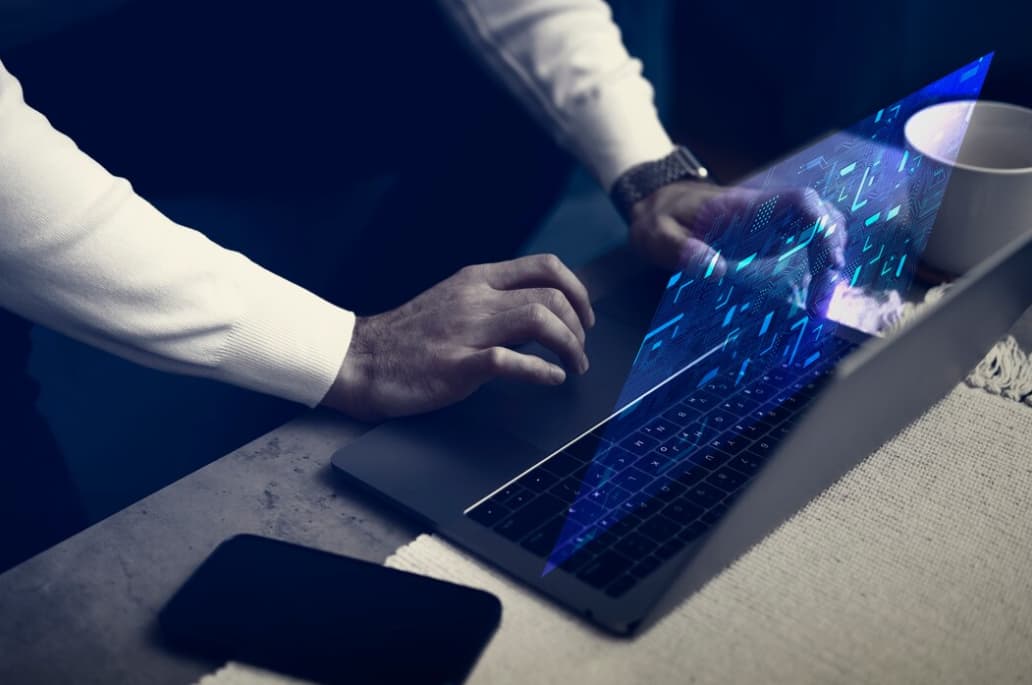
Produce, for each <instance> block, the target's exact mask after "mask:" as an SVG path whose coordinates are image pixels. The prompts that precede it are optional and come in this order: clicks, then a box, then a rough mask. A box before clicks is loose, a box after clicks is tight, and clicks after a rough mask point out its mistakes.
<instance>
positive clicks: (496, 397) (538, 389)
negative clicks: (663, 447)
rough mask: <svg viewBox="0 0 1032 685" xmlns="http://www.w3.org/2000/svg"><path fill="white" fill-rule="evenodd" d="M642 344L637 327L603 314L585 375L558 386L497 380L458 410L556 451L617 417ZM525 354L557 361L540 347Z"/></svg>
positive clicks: (591, 339)
mask: <svg viewBox="0 0 1032 685" xmlns="http://www.w3.org/2000/svg"><path fill="white" fill-rule="evenodd" d="M640 340H641V334H640V332H639V331H638V330H636V329H635V328H632V327H631V326H628V325H626V324H625V323H623V322H621V321H617V320H616V319H615V318H613V317H609V316H605V315H599V316H598V319H597V322H596V324H595V327H594V328H593V329H592V330H591V331H590V332H589V333H588V339H587V353H588V358H589V359H590V361H591V368H590V369H589V370H588V372H587V373H586V374H584V375H583V376H578V375H576V374H572V373H571V374H569V375H568V376H567V379H566V382H565V383H563V384H562V385H560V386H555V387H549V386H537V385H530V384H527V383H517V382H512V381H494V382H492V383H489V384H487V385H485V386H484V387H483V388H481V389H480V390H479V391H478V392H476V393H475V394H474V395H473V396H472V397H470V398H469V400H467V401H466V402H463V403H462V404H461V405H460V406H459V407H457V409H458V412H459V413H461V414H462V415H463V416H464V417H466V419H467V420H471V421H478V422H483V423H486V424H488V425H492V426H497V427H499V428H501V429H503V430H505V431H506V432H508V433H511V434H513V435H515V436H516V437H518V438H520V439H522V440H524V441H526V442H528V443H530V444H532V445H536V446H537V447H540V448H541V449H543V450H548V451H551V450H554V449H557V448H559V447H561V446H562V445H564V444H565V443H567V442H569V441H570V440H572V439H573V438H575V437H577V436H578V435H580V434H581V433H583V432H584V431H585V430H587V429H588V428H590V427H592V426H594V425H595V424H597V423H599V422H600V421H602V420H603V419H605V418H606V417H608V416H609V415H611V414H612V413H613V411H614V409H615V404H616V400H617V398H618V397H619V395H620V390H621V389H622V388H623V384H624V381H625V380H626V379H627V373H628V371H629V369H630V367H631V362H632V361H633V360H634V355H635V354H636V353H637V351H638V345H639V343H640ZM520 351H521V352H528V353H531V354H540V355H541V356H543V357H546V358H549V359H551V360H553V361H554V360H555V356H554V355H552V354H551V353H550V352H548V351H547V350H544V349H543V348H541V347H539V346H537V345H528V346H526V347H525V348H521V349H520ZM542 456H544V455H542Z"/></svg>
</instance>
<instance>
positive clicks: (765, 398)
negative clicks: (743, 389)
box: [749, 381, 780, 402]
mask: <svg viewBox="0 0 1032 685" xmlns="http://www.w3.org/2000/svg"><path fill="white" fill-rule="evenodd" d="M749 390H751V391H752V397H753V399H755V400H758V401H760V402H769V401H770V400H772V399H774V397H775V396H776V395H777V394H778V390H780V388H778V387H775V386H773V385H770V384H768V383H764V382H763V381H760V382H759V383H753V384H752V386H751V387H750V388H749Z"/></svg>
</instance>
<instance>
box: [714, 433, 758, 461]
mask: <svg viewBox="0 0 1032 685" xmlns="http://www.w3.org/2000/svg"><path fill="white" fill-rule="evenodd" d="M748 445H749V441H748V440H746V439H745V438H744V437H742V436H740V435H736V434H735V433H733V432H731V431H728V432H727V433H724V434H723V435H719V436H717V437H715V438H713V439H712V440H710V441H709V446H710V447H712V448H713V449H717V450H720V451H721V452H724V453H725V454H728V455H734V454H738V453H739V452H741V451H742V450H744V449H745V448H746V447H747V446H748Z"/></svg>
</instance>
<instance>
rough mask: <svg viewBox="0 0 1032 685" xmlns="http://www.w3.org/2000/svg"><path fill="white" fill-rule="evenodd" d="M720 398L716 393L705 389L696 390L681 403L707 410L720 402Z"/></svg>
mask: <svg viewBox="0 0 1032 685" xmlns="http://www.w3.org/2000/svg"><path fill="white" fill-rule="evenodd" d="M718 400H720V398H718V397H717V396H716V395H711V394H710V393H708V392H706V391H705V390H696V391H695V392H694V393H692V395H691V396H690V397H686V398H684V399H683V400H681V404H682V405H684V406H685V407H687V408H689V409H694V410H696V411H699V412H705V411H708V410H709V409H712V408H713V407H714V406H716V405H717V404H719V401H718Z"/></svg>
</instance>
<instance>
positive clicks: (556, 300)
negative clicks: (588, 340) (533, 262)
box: [498, 288, 586, 345]
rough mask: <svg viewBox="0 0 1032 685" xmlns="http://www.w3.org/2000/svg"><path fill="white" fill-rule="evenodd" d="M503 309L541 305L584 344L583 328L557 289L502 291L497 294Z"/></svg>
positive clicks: (570, 305) (565, 298)
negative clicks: (549, 310) (550, 311)
mask: <svg viewBox="0 0 1032 685" xmlns="http://www.w3.org/2000/svg"><path fill="white" fill-rule="evenodd" d="M498 295H499V297H500V299H501V302H502V303H503V304H504V306H505V309H516V308H517V307H520V306H522V305H527V304H543V305H545V306H546V307H548V308H549V309H551V310H552V313H553V314H555V315H556V316H558V317H559V319H560V320H561V321H562V322H563V323H564V324H566V326H567V327H568V328H569V329H570V330H571V331H573V334H574V335H576V336H577V339H578V340H580V343H581V345H583V344H584V340H585V337H586V336H585V333H584V326H583V324H581V320H580V318H579V317H578V316H577V312H575V311H574V309H573V305H572V304H570V300H569V299H567V297H566V295H565V294H564V293H563V291H562V290H559V289H557V288H522V289H520V290H502V291H499V293H498Z"/></svg>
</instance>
